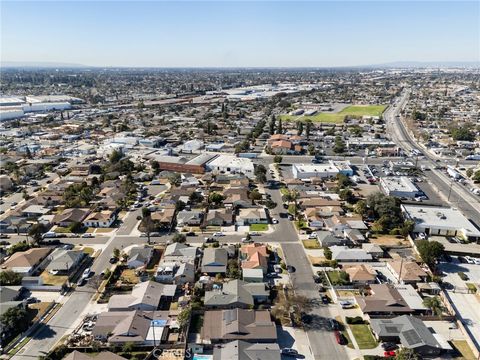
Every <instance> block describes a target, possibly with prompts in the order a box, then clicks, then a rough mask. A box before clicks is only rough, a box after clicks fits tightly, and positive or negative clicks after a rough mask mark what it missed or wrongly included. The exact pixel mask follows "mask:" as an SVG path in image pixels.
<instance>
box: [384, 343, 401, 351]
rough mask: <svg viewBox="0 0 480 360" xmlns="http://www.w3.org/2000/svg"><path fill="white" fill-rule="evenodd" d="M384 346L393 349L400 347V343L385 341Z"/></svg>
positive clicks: (385, 348)
mask: <svg viewBox="0 0 480 360" xmlns="http://www.w3.org/2000/svg"><path fill="white" fill-rule="evenodd" d="M382 348H383V350H385V351H392V350H396V349H398V345H397V344H395V343H393V342H384V343H382Z"/></svg>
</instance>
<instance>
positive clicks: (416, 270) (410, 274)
mask: <svg viewBox="0 0 480 360" xmlns="http://www.w3.org/2000/svg"><path fill="white" fill-rule="evenodd" d="M387 268H388V269H389V270H390V272H391V273H392V274H393V276H394V277H395V279H396V280H397V281H398V282H399V283H402V284H412V285H416V284H417V283H419V282H426V281H427V279H428V274H427V273H426V272H425V270H423V269H422V268H421V267H420V265H418V264H417V263H416V262H415V261H408V260H403V259H401V260H393V261H387Z"/></svg>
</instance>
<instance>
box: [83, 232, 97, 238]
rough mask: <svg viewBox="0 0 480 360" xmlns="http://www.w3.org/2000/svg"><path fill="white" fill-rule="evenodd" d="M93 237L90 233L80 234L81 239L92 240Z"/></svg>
mask: <svg viewBox="0 0 480 360" xmlns="http://www.w3.org/2000/svg"><path fill="white" fill-rule="evenodd" d="M93 237H95V236H94V235H93V234H90V233H85V234H82V238H93Z"/></svg>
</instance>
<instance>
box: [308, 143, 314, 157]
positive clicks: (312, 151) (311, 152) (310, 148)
mask: <svg viewBox="0 0 480 360" xmlns="http://www.w3.org/2000/svg"><path fill="white" fill-rule="evenodd" d="M307 151H308V155H315V153H316V151H315V145H313V144H308V146H307Z"/></svg>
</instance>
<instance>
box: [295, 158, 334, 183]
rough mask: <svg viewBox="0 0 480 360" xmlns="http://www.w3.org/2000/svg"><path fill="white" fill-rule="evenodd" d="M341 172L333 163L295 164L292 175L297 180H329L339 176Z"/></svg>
mask: <svg viewBox="0 0 480 360" xmlns="http://www.w3.org/2000/svg"><path fill="white" fill-rule="evenodd" d="M339 172H340V170H339V169H338V168H337V167H336V166H335V165H334V164H333V163H332V162H328V163H324V164H293V165H292V173H293V177H294V178H295V179H300V180H306V179H310V178H317V177H320V178H328V177H334V176H337V174H338V173H339Z"/></svg>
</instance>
